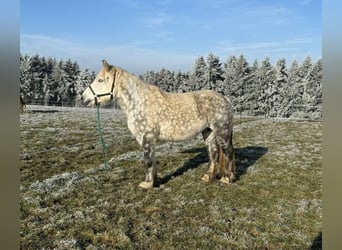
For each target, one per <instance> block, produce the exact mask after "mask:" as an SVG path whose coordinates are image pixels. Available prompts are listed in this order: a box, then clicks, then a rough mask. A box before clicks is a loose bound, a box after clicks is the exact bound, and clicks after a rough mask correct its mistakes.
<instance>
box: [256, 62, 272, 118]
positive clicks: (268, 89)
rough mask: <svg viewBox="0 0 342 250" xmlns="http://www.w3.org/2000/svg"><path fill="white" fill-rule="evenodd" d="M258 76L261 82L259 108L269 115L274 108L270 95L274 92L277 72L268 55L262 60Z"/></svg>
mask: <svg viewBox="0 0 342 250" xmlns="http://www.w3.org/2000/svg"><path fill="white" fill-rule="evenodd" d="M258 77H259V83H260V85H259V86H260V91H259V96H258V103H259V109H260V111H261V112H262V113H263V114H265V115H266V116H269V115H270V111H271V108H272V102H271V99H270V96H271V94H272V92H273V91H272V89H273V85H274V82H275V72H274V69H273V66H272V65H271V63H270V59H269V57H266V58H265V59H264V60H263V61H262V63H261V67H260V70H259V74H258Z"/></svg>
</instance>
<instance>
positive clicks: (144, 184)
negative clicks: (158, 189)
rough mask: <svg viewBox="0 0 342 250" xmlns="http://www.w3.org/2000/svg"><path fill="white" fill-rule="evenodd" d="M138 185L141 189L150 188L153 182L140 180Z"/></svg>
mask: <svg viewBox="0 0 342 250" xmlns="http://www.w3.org/2000/svg"><path fill="white" fill-rule="evenodd" d="M139 187H141V188H143V189H151V188H153V183H152V182H147V181H143V182H140V184H139Z"/></svg>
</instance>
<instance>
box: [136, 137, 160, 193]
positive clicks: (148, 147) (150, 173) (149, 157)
mask: <svg viewBox="0 0 342 250" xmlns="http://www.w3.org/2000/svg"><path fill="white" fill-rule="evenodd" d="M142 144H143V145H142V146H143V150H144V163H145V165H146V172H145V181H143V182H141V183H140V184H139V187H142V188H145V189H149V188H152V187H153V186H154V185H156V181H157V169H156V166H155V159H154V143H152V141H149V140H147V139H146V138H145V137H144V139H143V143H142Z"/></svg>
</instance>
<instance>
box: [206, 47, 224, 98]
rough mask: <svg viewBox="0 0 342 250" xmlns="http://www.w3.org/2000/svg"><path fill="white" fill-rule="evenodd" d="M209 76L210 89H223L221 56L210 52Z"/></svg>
mask: <svg viewBox="0 0 342 250" xmlns="http://www.w3.org/2000/svg"><path fill="white" fill-rule="evenodd" d="M207 76H208V87H209V89H212V90H216V91H219V90H221V91H222V83H223V69H222V67H221V63H220V59H219V57H218V56H215V55H214V54H213V53H209V55H208V57H207ZM221 91H219V92H221Z"/></svg>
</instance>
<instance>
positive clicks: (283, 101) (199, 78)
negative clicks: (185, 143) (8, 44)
mask: <svg viewBox="0 0 342 250" xmlns="http://www.w3.org/2000/svg"><path fill="white" fill-rule="evenodd" d="M95 76H96V75H95V72H94V71H91V70H89V69H85V70H80V67H79V65H78V64H77V62H72V61H71V60H70V59H69V60H67V61H63V60H60V61H57V60H56V59H54V58H50V57H49V58H47V59H46V58H45V57H40V56H39V55H33V56H29V55H21V56H20V92H21V94H22V95H23V96H24V97H25V99H26V100H27V102H28V103H31V104H44V105H63V106H79V105H80V97H81V94H82V92H83V90H84V89H85V88H86V87H87V86H88V85H89V84H90V83H91V82H92V81H93V80H94V78H95ZM139 77H140V78H141V79H142V80H144V81H146V82H148V83H150V84H154V85H156V86H158V87H160V88H161V89H163V90H165V91H168V92H174V93H182V92H188V91H194V90H200V89H212V90H215V91H217V92H219V93H222V94H223V95H226V96H228V97H230V99H231V101H232V102H233V105H234V108H235V113H236V114H240V115H251V116H255V115H258V116H267V117H297V118H310V119H319V118H321V116H322V60H321V59H318V60H317V61H315V62H314V61H313V60H312V58H311V57H310V56H307V57H306V58H305V59H304V60H303V62H302V63H299V62H298V61H297V60H293V61H292V63H291V64H290V66H289V67H288V66H287V64H286V60H285V59H283V58H281V59H279V60H278V61H277V62H276V64H275V65H272V64H271V63H270V59H269V58H268V57H266V58H265V59H263V60H262V61H261V63H259V62H258V61H257V60H255V61H254V62H253V64H249V63H248V61H247V60H246V58H245V57H244V55H243V54H241V55H240V56H239V57H236V56H229V57H228V58H227V60H226V62H224V63H222V62H220V59H219V57H218V56H216V55H214V54H213V53H209V55H208V56H207V57H206V58H205V57H204V56H199V57H198V58H197V59H196V61H195V63H194V66H193V69H192V70H191V71H189V72H181V71H178V72H175V71H170V70H167V69H164V68H163V69H161V70H160V71H153V70H149V71H147V72H146V73H144V74H143V75H140V76H139Z"/></svg>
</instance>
